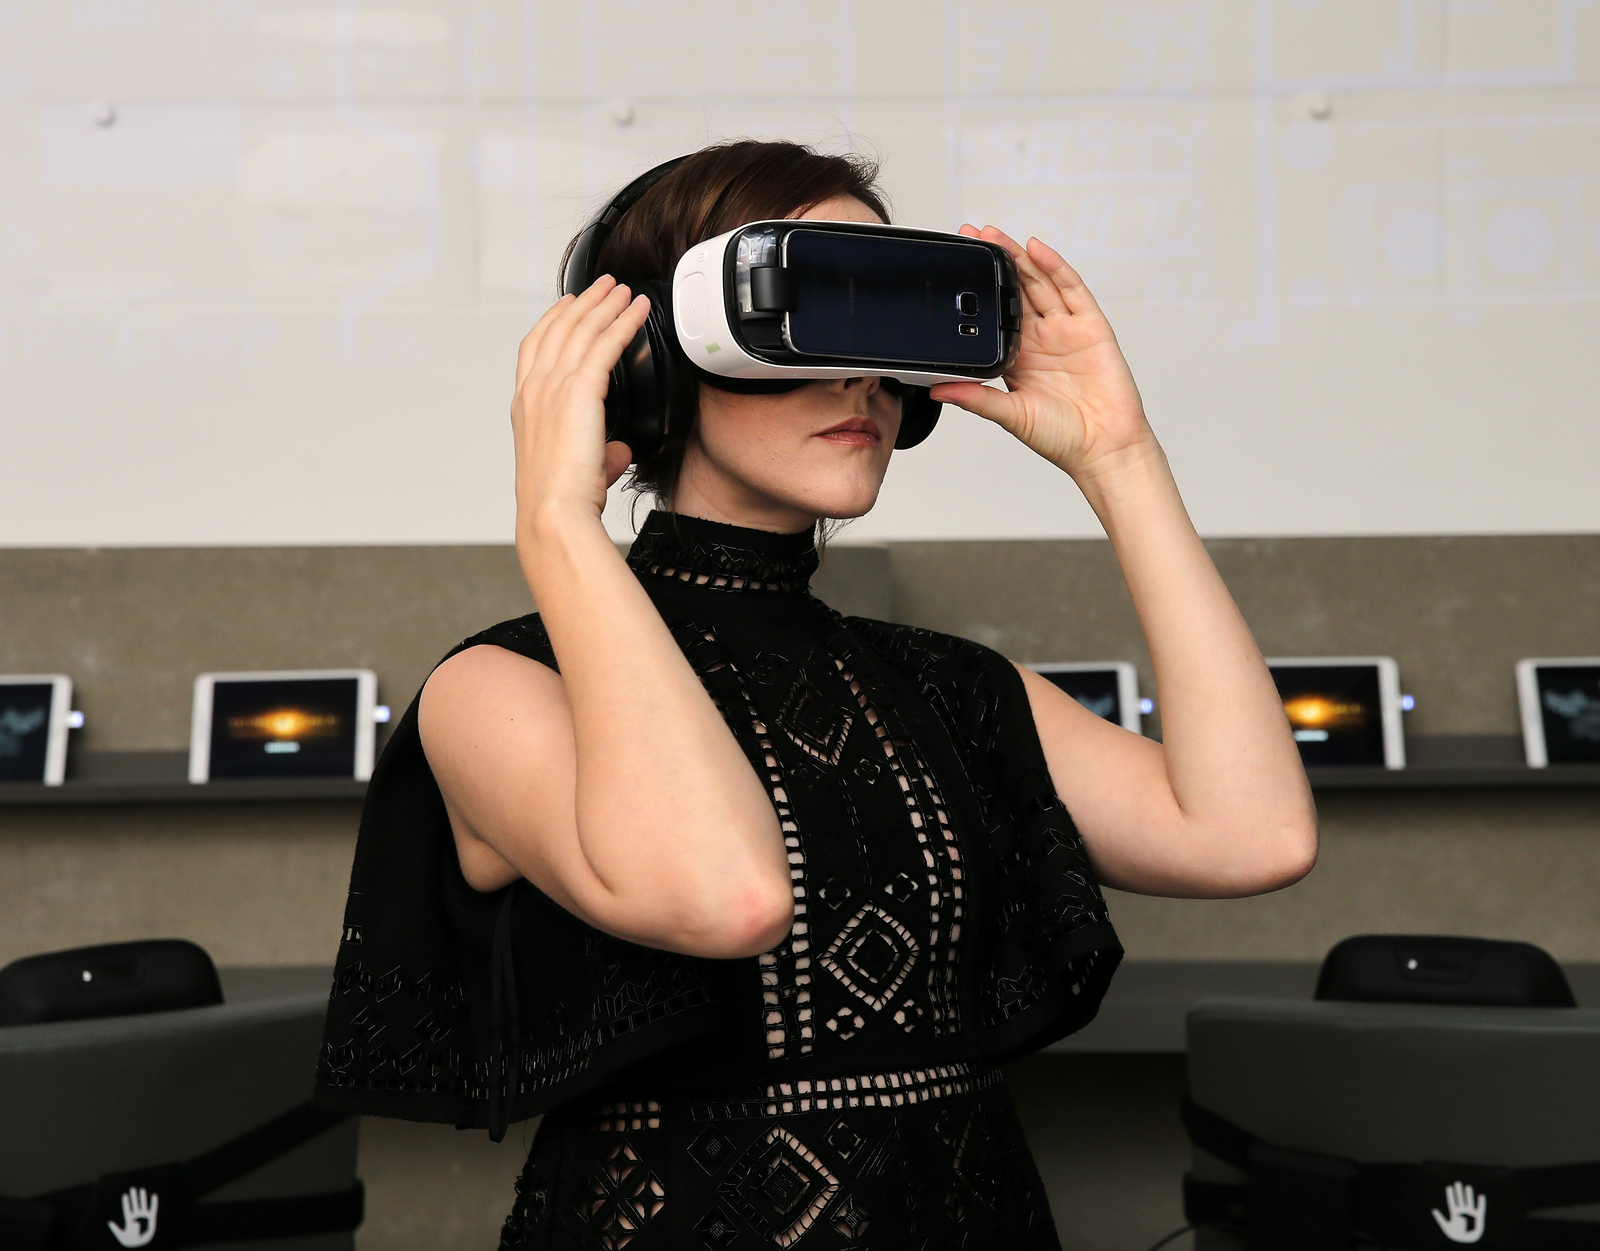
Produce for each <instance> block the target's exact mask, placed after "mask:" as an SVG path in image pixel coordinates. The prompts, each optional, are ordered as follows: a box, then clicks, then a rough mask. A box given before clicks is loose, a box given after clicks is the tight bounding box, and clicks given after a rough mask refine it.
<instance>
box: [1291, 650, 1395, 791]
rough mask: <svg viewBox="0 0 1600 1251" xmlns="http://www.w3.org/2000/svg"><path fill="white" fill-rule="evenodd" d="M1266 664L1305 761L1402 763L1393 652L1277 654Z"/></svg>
mask: <svg viewBox="0 0 1600 1251" xmlns="http://www.w3.org/2000/svg"><path fill="white" fill-rule="evenodd" d="M1267 669H1268V670H1269V671H1270V672H1271V674H1272V680H1273V682H1275V683H1276V684H1277V687H1278V695H1279V696H1280V697H1281V698H1282V699H1283V711H1284V712H1285V713H1286V714H1288V717H1289V727H1290V729H1292V730H1293V731H1294V741H1295V742H1296V743H1297V744H1298V745H1299V747H1300V759H1301V760H1303V761H1304V762H1305V763H1306V765H1307V767H1323V766H1330V765H1331V766H1340V765H1366V766H1369V767H1381V768H1386V769H1403V768H1405V767H1406V740H1405V731H1404V729H1403V727H1402V726H1401V704H1400V667H1399V666H1398V665H1397V664H1395V662H1394V659H1393V657H1390V656H1293V657H1279V658H1275V659H1270V658H1269V659H1268V661H1267Z"/></svg>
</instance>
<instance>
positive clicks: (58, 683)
mask: <svg viewBox="0 0 1600 1251" xmlns="http://www.w3.org/2000/svg"><path fill="white" fill-rule="evenodd" d="M71 716H72V679H71V678H69V677H67V675H66V674H64V673H7V674H0V782H43V783H44V784H45V785H46V786H60V785H61V780H62V778H64V777H65V776H66V773H67V730H68V728H69V726H70V725H71Z"/></svg>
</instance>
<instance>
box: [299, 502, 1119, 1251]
mask: <svg viewBox="0 0 1600 1251" xmlns="http://www.w3.org/2000/svg"><path fill="white" fill-rule="evenodd" d="M817 559H818V557H817V553H816V549H815V547H814V544H813V541H812V535H811V534H810V532H806V533H802V534H798V535H776V534H770V533H767V532H763V531H753V530H746V529H742V528H738V527H732V526H725V525H720V524H717V523H713V522H708V521H703V520H699V519H695V518H689V517H675V516H671V515H668V514H662V513H652V514H651V516H650V518H649V520H648V521H647V522H646V524H645V527H644V529H643V530H642V531H641V533H640V536H639V538H638V540H637V541H636V542H635V543H634V546H633V548H632V551H631V552H630V555H629V563H630V565H631V566H632V567H633V569H634V570H635V572H636V574H637V575H638V576H639V578H640V579H641V581H642V583H643V585H644V586H645V588H646V590H647V591H648V593H649V594H650V596H651V599H652V600H653V602H654V603H655V605H656V607H657V608H658V610H659V611H660V612H661V615H662V617H663V619H664V620H665V621H666V622H667V624H668V626H669V627H670V628H671V629H672V631H673V634H674V636H675V637H676V638H677V640H678V642H679V645H680V646H681V647H682V648H683V650H684V654H685V656H686V657H687V659H688V660H689V662H690V664H691V665H692V666H693V667H694V669H695V671H696V673H697V674H698V675H699V676H700V678H701V680H702V681H703V682H704V684H705V686H706V689H707V691H708V692H709V693H710V695H711V697H712V699H713V700H714V701H715V702H716V704H717V706H718V708H719V709H720V711H721V712H722V714H723V716H724V718H725V719H726V720H727V723H728V725H729V728H730V729H731V730H732V732H733V734H734V736H735V738H736V739H737V740H738V742H739V743H740V745H741V746H742V747H743V749H744V751H745V753H746V755H747V757H748V758H749V760H750V762H751V766H752V767H753V768H754V769H755V770H756V772H757V774H758V776H759V777H760V778H761V780H762V782H763V783H764V784H765V786H766V788H767V791H768V794H769V796H770V798H771V800H772V803H773V807H774V809H775V811H776V813H777V816H778V821H779V827H780V830H781V831H782V834H783V837H784V841H785V844H786V846H787V848H788V856H789V864H790V876H791V880H792V886H793V891H794V900H795V910H794V918H795V919H794V925H793V927H792V929H791V931H790V933H789V935H788V937H787V938H786V939H785V940H784V941H783V942H782V943H781V944H780V945H779V946H777V947H776V948H774V949H773V950H771V951H769V952H766V953H764V954H762V955H760V956H756V957H751V958H749V959H744V960H725V961H714V960H700V959H695V958H691V957H684V956H678V955H674V954H671V953H666V952H660V951H654V950H652V949H649V948H644V947H640V946H637V945H635V944H631V943H626V942H623V941H622V940H619V939H615V938H612V937H610V936H607V935H604V934H602V933H600V932H599V931H597V930H594V929H592V928H591V927H589V926H587V925H585V924H583V923H582V922H580V921H578V920H577V919H576V918H575V917H572V916H571V915H570V914H568V913H566V912H564V911H563V910H562V909H560V908H559V907H558V906H557V905H555V904H554V903H553V902H552V901H551V900H549V899H548V898H547V897H545V896H544V895H543V894H542V893H541V892H539V891H538V890H537V889H536V888H534V887H533V886H532V885H531V884H530V883H526V882H522V883H518V884H517V885H516V886H514V887H509V888H507V889H506V890H505V891H501V892H496V893H494V894H480V893H478V892H475V891H472V890H471V889H470V888H469V887H467V886H466V884H465V882H464V880H462V879H461V875H460V868H459V864H458V863H457V861H456V856H455V851H454V845H453V841H452V840H451V838H450V833H449V824H448V818H447V817H445V815H444V811H443V804H442V800H440V798H439V796H438V788H437V785H436V784H435V783H434V782H433V778H432V774H431V773H430V772H429V771H428V768H427V762H426V757H425V756H424V755H423V754H422V751H421V743H420V738H419V737H418V736H417V733H416V725H415V722H416V705H415V703H413V705H412V708H411V709H410V710H409V711H408V712H407V714H406V716H405V717H404V718H403V719H402V720H401V722H400V723H399V725H398V726H397V727H396V730H395V733H394V734H393V736H392V737H391V739H390V742H389V743H388V745H387V746H386V748H385V751H384V755H383V758H382V760H381V761H380V762H379V766H378V769H377V770H376V771H375V773H374V777H373V782H372V786H371V788H370V790H369V794H368V800H367V805H366V808H365V810H364V812H363V817H362V828H361V834H360V838H359V840H358V846H357V853H356V863H355V866H354V869H353V871H352V877H351V894H350V901H349V904H348V906H347V910H346V917H345V926H344V933H343V941H342V942H341V944H340V953H339V959H338V962H337V965H336V969H335V980H334V986H333V990H332V995H331V997H330V1004H329V1017H328V1025H327V1034H326V1038H325V1042H324V1046H323V1050H322V1056H321V1060H320V1063H319V1068H318V1099H319V1102H321V1103H323V1104H324V1105H326V1106H330V1107H338V1108H344V1109H347V1110H350V1111H357V1112H364V1113H375V1114H378V1115H390V1116H402V1117H408V1118H412V1119H420V1120H442V1121H451V1122H454V1123H456V1124H460V1125H482V1126H487V1127H488V1128H489V1129H490V1131H491V1133H492V1134H495V1133H500V1132H504V1125H505V1124H506V1122H507V1121H509V1120H511V1119H522V1118H524V1117H526V1116H530V1115H533V1114H535V1113H540V1112H542V1113H544V1120H543V1122H542V1123H541V1125H540V1127H539V1130H538V1133H537V1135H536V1137H535V1139H534V1143H533V1147H532V1149H531V1151H530V1153H529V1157H528V1161H527V1164H526V1166H525V1168H524V1170H523V1172H522V1175H521V1177H520V1179H519V1180H518V1183H517V1198H516V1203H515V1207H514V1209H513V1211H512V1212H511V1214H510V1216H509V1217H508V1218H507V1220H506V1222H505V1228H504V1231H503V1234H502V1240H501V1247H502V1248H505V1249H508V1251H509V1249H521V1248H540V1249H541V1251H544V1249H549V1251H567V1249H569V1248H570V1249H576V1248H584V1249H590V1248H593V1249H597V1251H617V1249H619V1248H623V1247H628V1248H632V1249H633V1251H658V1249H661V1251H666V1249H671V1251H678V1249H681V1248H702V1247H704V1248H711V1249H713V1251H720V1249H723V1248H746V1249H749V1251H754V1249H755V1248H758V1247H763V1246H766V1247H777V1248H788V1247H791V1246H797V1245H798V1247H799V1248H800V1249H801V1251H827V1249H831V1248H861V1247H871V1248H873V1251H895V1249H898V1248H908V1249H912V1248H915V1249H917V1251H942V1249H944V1248H958V1247H966V1248H989V1247H994V1248H1000V1247H1005V1248H1034V1247H1038V1248H1055V1247H1057V1246H1058V1245H1059V1244H1058V1242H1057V1240H1056V1235H1055V1230H1054V1226H1053V1224H1052V1221H1051V1217H1050V1212H1049V1207H1048V1204H1047V1202H1046V1198H1045V1192H1044V1187H1043V1185H1042V1184H1041V1182H1040V1180H1039V1177H1038V1174H1037V1171H1036V1170H1035V1168H1034V1166H1033V1162H1032V1159H1031V1157H1030V1156H1029V1153H1028V1149H1027V1145H1026V1143H1025V1142H1024V1140H1023V1136H1022V1133H1021V1129H1020V1127H1019V1125H1018V1122H1017V1118H1016V1114H1015V1112H1014V1110H1013V1108H1012V1105H1011V1102H1010V1098H1009V1096H1008V1094H1007V1091H1006V1086H1005V1081H1004V1078H1003V1076H1002V1074H1001V1071H1000V1069H999V1067H998V1066H999V1064H1000V1063H1001V1062H1003V1061H1004V1060H1007V1059H1010V1058H1013V1057H1015V1056H1018V1055H1022V1054H1025V1053H1027V1052H1029V1051H1032V1050H1036V1049H1038V1048H1039V1047H1042V1046H1044V1045H1046V1044H1048V1043H1050V1042H1052V1041H1054V1040H1055V1039H1057V1038H1060V1037H1062V1036H1064V1035H1065V1034H1067V1033H1070V1032H1072V1031H1073V1030H1075V1029H1078V1028H1081V1027H1082V1026H1083V1025H1085V1024H1087V1023H1088V1022H1089V1021H1090V1020H1091V1019H1093V1016H1094V1014H1095V1011H1096V1010H1097V1008H1098V1005H1099V1003H1100V1000H1101V998H1102V997H1103V995H1104V993H1105V989H1106V986H1107V985H1108V983H1109V981H1110V978H1111V975H1112V972H1113V971H1114V970H1115V967H1116V964H1117V962H1118V960H1119V959H1120V957H1121V954H1122V953H1121V947H1120V946H1119V944H1118V942H1117V939H1116V935H1115V932H1114V931H1113V929H1112V927H1111V924H1110V921H1109V919H1108V917H1107V915H1106V909H1105V902H1104V900H1103V898H1102V896H1101V894H1100V891H1099V889H1098V887H1097V885H1096V884H1095V881H1094V878H1093V876H1092V872H1091V870H1090V866H1089V862H1088V858H1087V856H1086V854H1085V852H1084V848H1083V844H1082V841H1081V839H1080V837H1079V835H1078V833H1077V831H1076V829H1075V828H1074V826H1073V824H1072V820H1071V818H1070V817H1069V816H1068V814H1067V812H1066V810H1065V808H1064V806H1063V805H1062V804H1061V802H1060V800H1059V799H1058V798H1057V797H1056V794H1055V791H1054V788H1053V786H1052V783H1051V780H1050V776H1049V773H1048V770H1047V768H1046V765H1045V762H1044V756H1043V751H1042V749H1041V747H1040V745H1039V741H1038V735H1037V732H1036V731H1035V729H1034V725H1033V720H1032V714H1031V712H1030V710H1029V707H1028V702H1027V695H1026V692H1025V690H1024V688H1023V686H1022V682H1021V679H1020V678H1019V677H1018V675H1017V673H1016V671H1015V670H1014V669H1013V668H1012V666H1011V665H1010V663H1009V662H1007V661H1006V660H1005V659H1004V658H1003V657H1001V656H999V655H998V654H996V653H994V652H992V651H990V650H989V649H987V648H983V647H980V646H978V645H976V644H973V643H969V642H965V641H963V640H959V639H954V638H950V637H947V636H943V635H938V634H933V633H931V632H928V631H924V630H917V629H912V628H909V627H904V626H895V625H888V624H885V623H882V622H875V621H868V620H864V619H860V618H844V617H841V616H840V615H839V614H838V613H835V612H833V611H832V610H831V609H829V608H827V607H826V606H825V605H823V604H822V603H820V602H819V601H818V600H816V599H815V598H813V597H812V596H811V595H810V594H809V590H808V579H809V577H810V575H811V573H812V572H813V571H814V570H815V568H816V565H817ZM483 643H489V644H494V645H498V646H501V647H506V648H509V649H511V650H513V651H517V652H519V653H521V654H523V655H527V656H531V657H533V658H535V659H538V660H540V661H542V662H543V663H546V664H550V665H552V666H554V665H555V663H556V661H555V657H554V655H553V653H552V651H551V649H550V644H549V640H548V637H547V636H546V635H545V633H544V631H543V628H542V626H541V625H540V624H539V621H538V618H537V617H536V616H534V617H526V618H520V619H518V620H516V621H512V622H505V623H502V624H501V625H499V626H495V627H493V628H491V629H489V630H487V631H484V632H483V633H482V634H479V635H475V636H473V637H472V638H470V639H468V640H466V641H465V642H463V643H462V644H461V645H460V647H468V646H473V645H477V644H483ZM456 650H460V648H459V647H458V648H457V649H456ZM452 654H454V653H453V652H452Z"/></svg>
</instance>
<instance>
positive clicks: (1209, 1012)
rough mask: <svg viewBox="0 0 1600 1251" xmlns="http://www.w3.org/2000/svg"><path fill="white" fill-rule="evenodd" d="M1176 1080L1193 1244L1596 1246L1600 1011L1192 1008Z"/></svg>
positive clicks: (1599, 1232)
mask: <svg viewBox="0 0 1600 1251" xmlns="http://www.w3.org/2000/svg"><path fill="white" fill-rule="evenodd" d="M1188 1066H1189V1103H1188V1105H1187V1106H1186V1108H1185V1120H1186V1124H1187V1126H1188V1129H1189V1132H1190V1137H1191V1139H1192V1140H1193V1142H1194V1144H1195V1150H1194V1155H1193V1171H1192V1173H1191V1174H1190V1176H1189V1178H1188V1179H1186V1183H1185V1208H1186V1211H1187V1212H1188V1214H1189V1217H1190V1219H1191V1221H1195V1222H1196V1223H1197V1224H1199V1225H1200V1226H1201V1229H1200V1231H1199V1233H1197V1236H1196V1246H1197V1247H1205V1248H1211V1249H1214V1251H1224V1249H1231V1248H1237V1247H1241V1246H1248V1247H1251V1248H1253V1249H1254V1248H1260V1249H1265V1248H1273V1247H1291V1246H1292V1247H1294V1248H1295V1251H1319V1249H1321V1248H1335V1247H1337V1248H1348V1247H1349V1246H1351V1245H1352V1244H1353V1243H1355V1244H1363V1245H1364V1244H1366V1243H1374V1244H1380V1245H1385V1246H1389V1247H1452V1246H1458V1245H1476V1246H1478V1247H1480V1248H1491V1247H1519V1248H1530V1249H1533V1251H1540V1249H1542V1248H1567V1247H1574V1248H1575V1247H1591V1248H1600V1206H1596V1205H1600V1010H1593V1009H1584V1008H1468V1007H1440V1006H1431V1005H1429V1006H1424V1005H1413V1004H1367V1003H1330V1002H1314V1001H1295V1000H1282V999H1244V998H1216V999H1204V1000H1201V1001H1200V1003H1199V1004H1198V1005H1197V1006H1196V1007H1195V1008H1194V1009H1193V1010H1192V1011H1191V1012H1190V1013H1189V1017H1188ZM1530 1212H1531V1213H1532V1215H1531V1216H1530V1215H1528V1214H1529V1213H1530Z"/></svg>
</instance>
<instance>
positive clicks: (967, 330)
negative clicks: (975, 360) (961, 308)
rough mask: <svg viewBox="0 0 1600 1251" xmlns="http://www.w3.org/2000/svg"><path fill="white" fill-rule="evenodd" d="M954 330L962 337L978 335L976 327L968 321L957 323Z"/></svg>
mask: <svg viewBox="0 0 1600 1251" xmlns="http://www.w3.org/2000/svg"><path fill="white" fill-rule="evenodd" d="M956 329H957V330H958V331H959V332H960V333H962V334H964V335H975V334H977V333H978V327H977V326H975V325H974V324H973V323H972V322H970V321H964V322H960V323H958V324H957V325H956Z"/></svg>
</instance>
